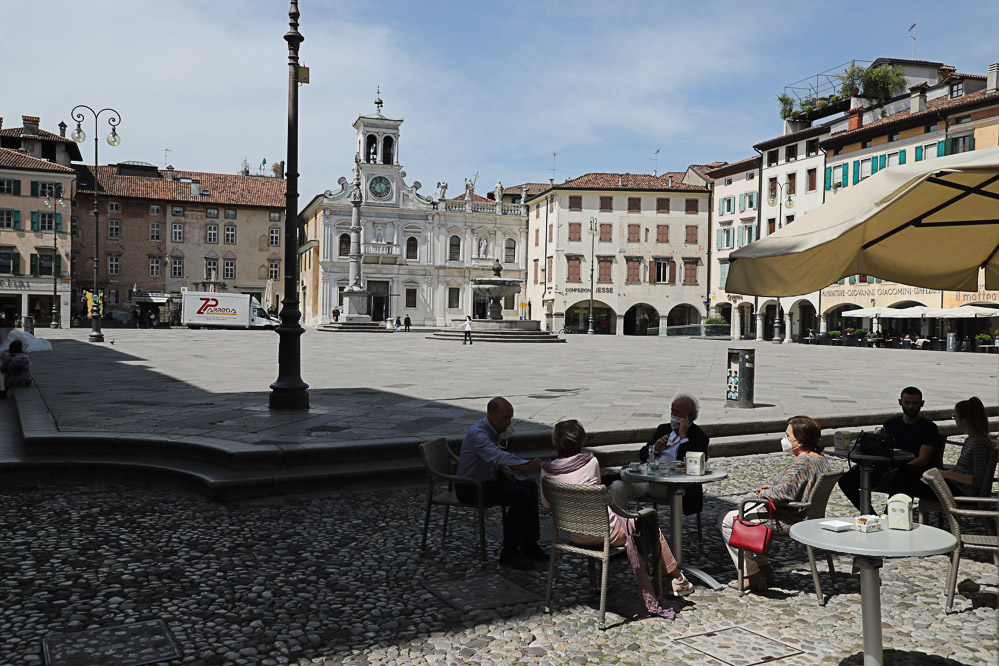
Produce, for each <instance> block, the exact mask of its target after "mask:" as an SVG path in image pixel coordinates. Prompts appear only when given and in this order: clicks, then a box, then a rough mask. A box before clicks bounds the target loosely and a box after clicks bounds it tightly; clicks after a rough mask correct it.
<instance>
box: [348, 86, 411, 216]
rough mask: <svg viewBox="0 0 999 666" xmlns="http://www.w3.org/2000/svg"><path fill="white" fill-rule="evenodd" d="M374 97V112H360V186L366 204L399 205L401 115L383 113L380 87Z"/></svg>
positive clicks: (355, 122) (358, 140) (358, 137)
mask: <svg viewBox="0 0 999 666" xmlns="http://www.w3.org/2000/svg"><path fill="white" fill-rule="evenodd" d="M378 92H379V96H378V97H377V98H376V99H375V113H374V114H372V115H369V116H359V117H358V118H357V120H356V121H354V129H355V130H357V156H358V158H359V160H360V165H361V188H362V193H363V196H364V204H365V205H376V206H377V205H386V206H399V205H400V203H401V199H400V191H401V189H402V187H403V183H402V177H403V175H404V174H403V173H402V166H401V165H400V164H399V126H400V125H402V119H401V118H399V119H395V118H388V117H386V116H384V115H382V105H383V104H384V102H382V99H381V96H380V95H381V90H379V91H378Z"/></svg>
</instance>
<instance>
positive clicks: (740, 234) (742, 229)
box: [739, 227, 746, 247]
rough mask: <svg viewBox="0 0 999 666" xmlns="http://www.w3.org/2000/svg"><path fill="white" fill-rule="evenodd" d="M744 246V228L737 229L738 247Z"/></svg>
mask: <svg viewBox="0 0 999 666" xmlns="http://www.w3.org/2000/svg"><path fill="white" fill-rule="evenodd" d="M745 244H746V227H739V247H742V246H743V245H745Z"/></svg>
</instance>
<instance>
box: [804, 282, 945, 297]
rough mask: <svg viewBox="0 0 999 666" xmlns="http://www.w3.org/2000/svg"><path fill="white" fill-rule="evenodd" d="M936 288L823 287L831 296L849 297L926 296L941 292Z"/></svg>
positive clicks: (823, 291) (824, 293) (882, 286)
mask: <svg viewBox="0 0 999 666" xmlns="http://www.w3.org/2000/svg"><path fill="white" fill-rule="evenodd" d="M939 293H940V292H939V291H937V290H936V289H923V288H922V287H906V286H903V285H898V286H895V285H880V286H878V285H873V284H872V285H867V286H863V287H849V288H847V287H843V288H840V289H823V290H822V295H823V296H828V297H829V298H848V297H850V296H866V297H868V298H870V297H871V296H925V295H927V294H939Z"/></svg>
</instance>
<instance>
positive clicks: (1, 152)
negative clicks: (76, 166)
mask: <svg viewBox="0 0 999 666" xmlns="http://www.w3.org/2000/svg"><path fill="white" fill-rule="evenodd" d="M0 168H3V169H23V170H26V171H56V172H58V173H73V170H72V169H70V168H69V167H65V166H63V165H61V164H56V163H55V162H49V161H48V160H43V159H39V158H37V157H32V156H31V155H28V154H26V153H22V152H20V151H17V150H14V149H12V148H0Z"/></svg>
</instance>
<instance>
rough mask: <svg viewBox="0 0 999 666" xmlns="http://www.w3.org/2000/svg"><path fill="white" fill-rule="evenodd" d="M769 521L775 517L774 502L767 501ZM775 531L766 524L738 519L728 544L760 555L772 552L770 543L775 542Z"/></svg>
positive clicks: (733, 526) (734, 523) (733, 524)
mask: <svg viewBox="0 0 999 666" xmlns="http://www.w3.org/2000/svg"><path fill="white" fill-rule="evenodd" d="M766 507H767V519H768V520H769V519H770V518H771V517H772V516H773V511H774V506H773V502H771V501H769V500H767V503H766ZM773 538H774V531H773V530H772V529H770V528H769V527H767V525H766V522H765V521H763V522H756V521H753V520H746V519H745V518H739V517H736V519H735V521H734V522H733V523H732V536H731V537H729V540H728V543H729V545H730V546H732V547H733V548H739V549H741V550H748V551H750V552H753V553H759V554H760V555H766V554H767V553H769V552H770V542H771V541H773Z"/></svg>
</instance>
